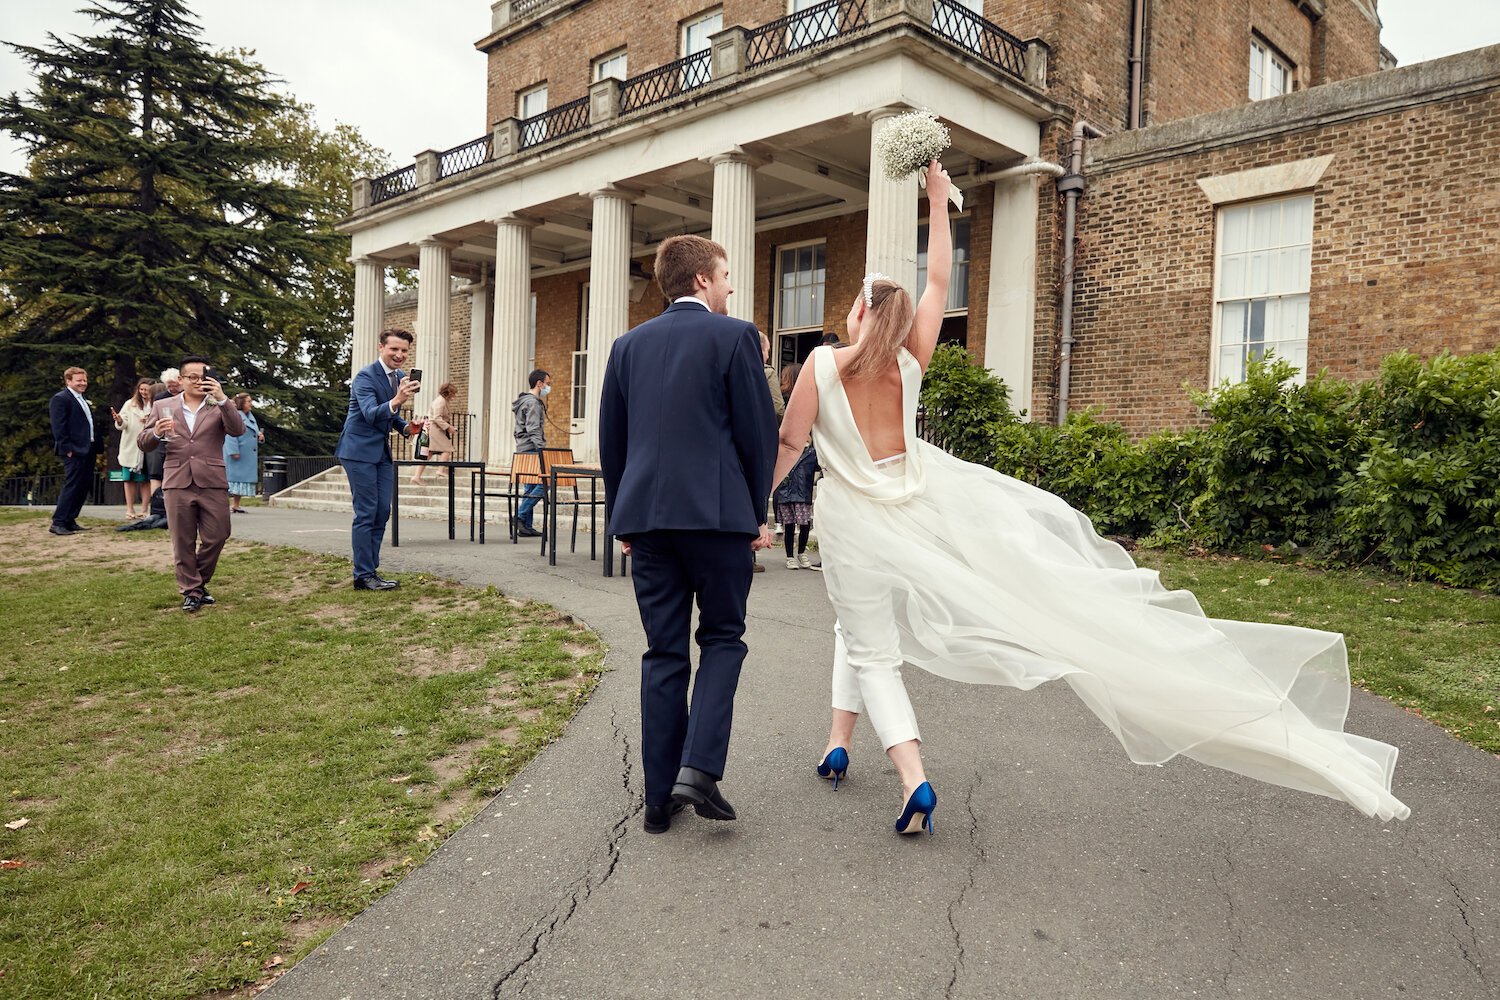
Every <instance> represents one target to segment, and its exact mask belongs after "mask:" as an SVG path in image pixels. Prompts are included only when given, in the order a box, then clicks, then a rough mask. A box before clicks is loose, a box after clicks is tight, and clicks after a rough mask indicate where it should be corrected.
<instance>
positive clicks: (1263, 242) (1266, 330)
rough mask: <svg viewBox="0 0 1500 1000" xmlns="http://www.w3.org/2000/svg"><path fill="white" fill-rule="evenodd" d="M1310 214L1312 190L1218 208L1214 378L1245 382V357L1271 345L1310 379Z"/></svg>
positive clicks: (1259, 354) (1302, 376)
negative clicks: (1308, 334) (1308, 370)
mask: <svg viewBox="0 0 1500 1000" xmlns="http://www.w3.org/2000/svg"><path fill="white" fill-rule="evenodd" d="M1312 215H1313V199H1312V195H1301V196H1298V197H1295V198H1278V199H1275V200H1271V201H1256V202H1248V203H1243V204H1239V205H1229V206H1226V207H1224V208H1221V209H1220V210H1219V249H1218V267H1217V268H1216V270H1217V274H1216V275H1215V286H1214V288H1215V293H1214V324H1215V334H1214V339H1215V342H1216V345H1217V346H1216V349H1215V351H1214V357H1213V360H1214V369H1213V372H1212V373H1211V377H1212V381H1213V383H1214V384H1218V383H1219V382H1222V381H1224V380H1226V379H1227V380H1228V381H1230V382H1243V381H1244V380H1245V367H1246V365H1247V363H1248V362H1249V361H1250V360H1252V359H1255V358H1260V357H1262V356H1264V355H1265V353H1266V352H1267V351H1271V350H1274V351H1275V352H1276V356H1277V357H1279V358H1285V359H1286V360H1288V361H1290V362H1291V363H1292V364H1294V365H1296V366H1297V367H1298V368H1299V369H1300V370H1301V371H1302V374H1300V375H1299V376H1298V381H1299V382H1300V381H1303V380H1305V378H1306V368H1307V303H1308V289H1309V286H1310V284H1311V281H1312Z"/></svg>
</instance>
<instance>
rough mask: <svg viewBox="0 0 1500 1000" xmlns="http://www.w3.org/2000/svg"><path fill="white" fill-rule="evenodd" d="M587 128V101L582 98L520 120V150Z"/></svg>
mask: <svg viewBox="0 0 1500 1000" xmlns="http://www.w3.org/2000/svg"><path fill="white" fill-rule="evenodd" d="M588 127H589V99H588V97H587V96H584V97H580V98H578V99H577V100H576V101H569V102H568V103H567V104H559V105H558V106H557V107H555V108H552V109H550V110H547V111H543V112H542V113H541V114H539V115H533V116H532V117H530V118H523V119H521V122H520V129H521V148H522V149H525V148H527V147H528V146H535V145H536V144H537V143H540V142H546V141H547V140H548V139H556V138H559V137H561V136H565V135H570V134H572V133H573V132H582V131H583V130H584V129H586V128H588Z"/></svg>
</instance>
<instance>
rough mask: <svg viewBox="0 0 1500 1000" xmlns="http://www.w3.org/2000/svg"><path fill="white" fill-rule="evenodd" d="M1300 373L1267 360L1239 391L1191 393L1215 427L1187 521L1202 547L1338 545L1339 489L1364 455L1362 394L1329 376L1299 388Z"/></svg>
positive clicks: (1210, 430)
mask: <svg viewBox="0 0 1500 1000" xmlns="http://www.w3.org/2000/svg"><path fill="white" fill-rule="evenodd" d="M1296 373H1297V369H1296V368H1295V367H1293V366H1292V365H1291V364H1290V363H1288V362H1286V361H1284V360H1281V359H1271V360H1259V361H1254V362H1252V363H1251V364H1250V366H1249V371H1248V373H1247V375H1246V378H1245V381H1244V382H1242V383H1240V384H1239V385H1228V384H1224V385H1220V386H1218V387H1217V388H1215V389H1211V390H1209V391H1208V392H1203V393H1190V395H1191V396H1192V399H1193V402H1195V403H1196V404H1197V405H1198V406H1200V407H1202V408H1203V410H1204V412H1205V413H1207V414H1208V416H1209V417H1210V418H1211V419H1212V421H1213V422H1212V423H1211V424H1210V425H1209V427H1208V428H1207V430H1205V431H1204V441H1203V444H1204V449H1205V450H1204V459H1205V462H1204V489H1203V491H1202V493H1201V494H1200V495H1199V496H1198V498H1197V499H1196V500H1195V501H1194V502H1193V504H1192V515H1191V517H1190V518H1189V520H1190V521H1191V522H1192V525H1193V532H1194V533H1195V534H1196V535H1197V540H1198V541H1201V542H1202V543H1204V544H1206V545H1209V546H1212V547H1215V548H1229V547H1239V546H1244V545H1248V544H1266V543H1269V544H1273V545H1281V544H1284V543H1288V542H1289V543H1292V544H1294V545H1314V544H1322V545H1326V544H1327V543H1328V542H1329V541H1331V540H1333V539H1336V538H1337V537H1338V536H1337V533H1336V527H1335V519H1334V509H1335V506H1336V505H1337V503H1338V500H1339V494H1338V486H1339V483H1340V480H1341V479H1343V478H1344V477H1345V476H1346V475H1347V474H1349V473H1351V472H1352V470H1353V468H1354V466H1355V465H1356V464H1357V463H1358V460H1359V455H1360V454H1361V452H1362V448H1363V441H1362V432H1361V427H1360V423H1359V419H1358V413H1357V408H1356V394H1355V392H1354V390H1353V389H1352V387H1351V386H1350V385H1349V384H1348V383H1346V382H1341V381H1339V380H1337V379H1332V378H1329V377H1327V376H1326V375H1325V374H1318V375H1314V376H1312V377H1311V378H1309V379H1308V380H1307V384H1306V385H1296V384H1295V383H1293V382H1292V381H1291V380H1292V378H1293V376H1295V375H1296Z"/></svg>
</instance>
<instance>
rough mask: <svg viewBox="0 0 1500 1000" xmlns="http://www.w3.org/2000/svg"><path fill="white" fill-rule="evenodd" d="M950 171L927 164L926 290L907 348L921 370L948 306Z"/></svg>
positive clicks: (935, 339)
mask: <svg viewBox="0 0 1500 1000" xmlns="http://www.w3.org/2000/svg"><path fill="white" fill-rule="evenodd" d="M951 186H952V182H951V181H950V180H949V179H948V171H946V170H944V169H943V165H942V164H941V163H939V162H938V161H937V160H933V161H932V162H931V163H929V164H928V165H927V206H928V208H927V287H926V288H925V289H923V290H922V300H921V301H920V302H918V303H917V312H916V318H915V320H913V322H912V325H911V333H910V334H909V335H908V336H907V338H906V349H907V350H908V351H910V352H911V355H912V357H914V358H916V359H917V364H919V365H921V366H922V371H924V372H925V371H926V370H927V362H929V361H931V360H932V350H933V348H934V347H936V346H937V339H938V334H939V333H940V332H941V331H942V329H943V313H944V312H946V311H947V306H948V282H949V280H950V278H951V277H952V274H951V272H952V270H953V230H952V229H951V228H949V226H948V189H949V188H950V187H951Z"/></svg>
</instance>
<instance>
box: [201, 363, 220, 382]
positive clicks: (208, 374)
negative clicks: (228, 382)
mask: <svg viewBox="0 0 1500 1000" xmlns="http://www.w3.org/2000/svg"><path fill="white" fill-rule="evenodd" d="M218 377H219V373H218V372H216V371H214V370H213V368H211V367H209V366H207V365H205V366H204V367H203V378H204V379H205V380H207V379H211V378H213V379H216V378H218Z"/></svg>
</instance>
